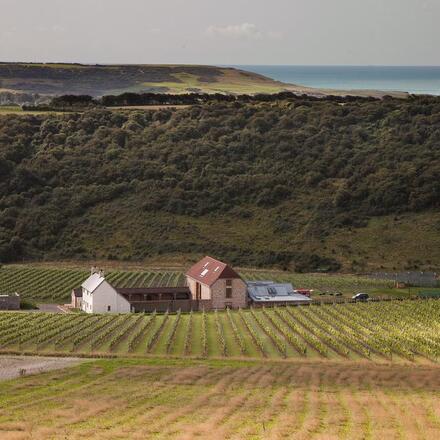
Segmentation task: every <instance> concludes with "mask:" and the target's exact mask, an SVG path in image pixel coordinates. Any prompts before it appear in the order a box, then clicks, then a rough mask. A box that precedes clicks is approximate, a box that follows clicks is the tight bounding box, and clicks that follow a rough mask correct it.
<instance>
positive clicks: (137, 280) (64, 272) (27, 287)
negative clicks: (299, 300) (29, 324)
mask: <svg viewBox="0 0 440 440" xmlns="http://www.w3.org/2000/svg"><path fill="white" fill-rule="evenodd" d="M89 274H90V272H89V271H88V270H85V269H67V268H63V269H59V268H55V267H35V266H32V265H29V266H26V265H5V266H3V267H1V268H0V292H4V293H11V292H18V293H19V294H20V295H21V296H22V298H25V299H29V300H31V301H35V302H49V303H50V302H59V303H65V302H67V301H70V294H71V291H72V289H73V288H75V287H79V286H80V285H81V284H82V282H83V281H85V279H86V278H87V277H88V276H89ZM241 275H242V277H243V278H244V279H245V280H274V281H284V282H290V283H292V284H293V285H294V287H296V288H309V289H314V291H315V295H318V294H319V293H325V292H329V293H335V292H341V293H343V294H346V295H353V294H354V293H356V292H360V291H363V292H371V293H374V294H376V295H381V292H385V293H386V295H390V288H391V287H392V285H393V283H392V282H390V281H385V280H375V279H370V278H367V277H359V276H355V275H326V274H297V273H291V272H280V271H257V270H242V271H241ZM107 279H108V281H109V282H110V283H112V284H113V285H114V286H116V287H151V286H155V287H157V286H182V285H184V283H185V278H184V274H183V272H181V271H167V270H160V271H159V270H145V271H142V270H136V271H125V270H112V271H109V272H108V273H107ZM397 292H398V293H397V294H398V295H403V296H405V295H406V294H407V292H400V293H399V291H397ZM394 293H395V292H394V291H391V294H394ZM319 297H320V296H319Z"/></svg>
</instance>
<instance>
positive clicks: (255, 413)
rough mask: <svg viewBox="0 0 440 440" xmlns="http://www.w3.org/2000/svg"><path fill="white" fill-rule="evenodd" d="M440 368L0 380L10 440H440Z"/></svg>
mask: <svg viewBox="0 0 440 440" xmlns="http://www.w3.org/2000/svg"><path fill="white" fill-rule="evenodd" d="M439 391H440V370H439V368H438V366H434V365H430V366H420V365H419V366H413V367H412V368H404V369H403V368H402V367H401V366H400V365H375V364H373V363H367V364H365V363H364V364H362V363H350V362H343V363H341V362H325V363H323V362H310V361H297V362H293V363H286V362H232V361H193V360H179V361H169V360H166V361H164V360H157V359H156V360H148V361H147V360H98V361H93V362H86V363H84V364H81V365H79V366H76V367H73V368H69V369H66V370H63V371H55V372H49V373H44V374H40V375H36V376H29V377H22V378H20V379H16V380H12V381H8V382H3V383H1V382H0V396H1V403H0V405H1V408H2V410H1V413H0V437H1V438H2V440H25V439H52V440H55V439H69V440H76V439H100V440H104V439H112V440H114V439H121V440H122V439H139V440H140V439H170V438H173V439H193V438H200V439H205V438H209V439H215V440H217V439H233V440H242V439H253V440H257V439H265V440H266V439H285V438H294V439H301V440H306V439H307V440H308V439H321V440H324V439H386V440H388V439H403V438H407V439H426V440H427V439H436V438H439V436H440V397H439Z"/></svg>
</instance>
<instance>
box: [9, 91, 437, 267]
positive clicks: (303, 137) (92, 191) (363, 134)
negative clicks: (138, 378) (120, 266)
mask: <svg viewBox="0 0 440 440" xmlns="http://www.w3.org/2000/svg"><path fill="white" fill-rule="evenodd" d="M439 121H440V100H439V99H436V98H412V99H410V100H392V99H389V100H384V101H363V100H357V101H354V102H345V103H343V105H341V103H338V102H334V101H328V100H323V101H313V100H308V99H299V98H298V99H295V100H291V101H279V102H275V103H250V104H242V103H232V104H228V103H213V104H204V105H200V106H193V107H189V108H185V109H181V110H177V111H172V110H169V109H166V110H158V111H132V112H118V111H107V110H94V111H89V112H84V113H82V114H64V115H36V116H19V115H10V116H2V117H0V176H1V177H0V210H1V215H0V259H1V260H2V261H21V260H23V259H69V258H76V259H81V258H83V259H91V258H101V259H119V260H132V261H147V260H154V259H156V258H158V257H161V258H167V257H173V258H174V257H176V256H177V257H179V258H181V259H182V260H188V259H191V258H194V257H195V256H199V255H200V254H205V253H208V254H213V255H216V256H217V257H219V258H223V259H226V260H228V261H230V262H231V263H234V264H238V265H241V266H247V267H252V266H266V267H267V266H273V265H276V266H281V267H289V268H291V269H295V270H297V271H306V270H337V269H340V268H342V269H343V270H349V271H359V272H362V271H367V270H373V269H388V270H396V269H408V270H409V269H420V270H422V269H438V268H439V267H440V243H439V241H440V238H439V237H440V234H439V231H440V229H439V228H440V226H439V225H440V210H439V208H440V183H439V182H440V165H439V164H440V150H439V147H438V146H439V142H440V134H439V130H438V124H439Z"/></svg>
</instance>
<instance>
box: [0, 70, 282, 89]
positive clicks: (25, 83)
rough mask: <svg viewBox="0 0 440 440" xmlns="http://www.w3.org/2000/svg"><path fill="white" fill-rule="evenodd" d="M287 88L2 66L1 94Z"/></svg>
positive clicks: (223, 78)
mask: <svg viewBox="0 0 440 440" xmlns="http://www.w3.org/2000/svg"><path fill="white" fill-rule="evenodd" d="M286 87H287V85H286V84H283V83H281V82H277V81H274V80H271V79H270V78H266V77H264V76H262V75H258V74H255V73H250V72H245V71H242V70H238V69H233V68H224V67H213V66H190V65H188V66H185V65H108V66H104V65H82V64H23V63H0V92H1V91H15V92H21V93H39V94H43V95H63V94H88V95H91V96H100V95H106V94H107V95H108V94H120V93H124V92H157V93H184V92H203V93H276V92H279V91H282V90H285V88H286Z"/></svg>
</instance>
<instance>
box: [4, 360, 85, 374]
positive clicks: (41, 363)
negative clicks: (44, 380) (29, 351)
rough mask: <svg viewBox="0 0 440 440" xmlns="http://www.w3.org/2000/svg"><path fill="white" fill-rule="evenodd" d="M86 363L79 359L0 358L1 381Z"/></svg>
mask: <svg viewBox="0 0 440 440" xmlns="http://www.w3.org/2000/svg"><path fill="white" fill-rule="evenodd" d="M80 362H84V359H79V358H51V357H37V356H0V380H8V379H14V378H16V377H20V376H28V375H30V374H38V373H44V372H45V371H52V370H58V369H61V368H67V367H71V366H74V365H77V364H79V363H80Z"/></svg>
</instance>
